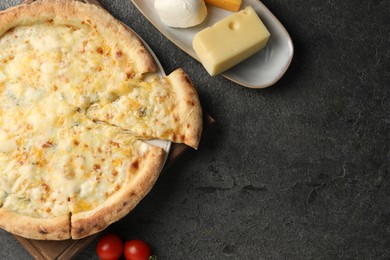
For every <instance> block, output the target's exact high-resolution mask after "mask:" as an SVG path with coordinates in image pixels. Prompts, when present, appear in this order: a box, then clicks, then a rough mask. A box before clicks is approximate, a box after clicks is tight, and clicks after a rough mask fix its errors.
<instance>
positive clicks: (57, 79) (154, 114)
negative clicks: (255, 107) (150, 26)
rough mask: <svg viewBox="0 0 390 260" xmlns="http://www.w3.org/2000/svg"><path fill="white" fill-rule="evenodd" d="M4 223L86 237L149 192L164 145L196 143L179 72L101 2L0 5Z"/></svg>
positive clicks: (43, 235) (50, 235) (195, 115)
mask: <svg viewBox="0 0 390 260" xmlns="http://www.w3.org/2000/svg"><path fill="white" fill-rule="evenodd" d="M0 49H1V52H0V227H2V228H3V229H5V230H7V231H9V232H11V233H14V234H17V235H20V236H23V237H26V238H32V239H52V240H63V239H69V238H73V239H79V238H82V237H85V236H88V235H91V234H94V233H96V232H99V231H101V230H103V229H104V228H106V227H107V226H108V225H110V224H111V223H113V222H115V221H117V220H119V219H121V218H122V217H124V216H125V215H126V214H128V212H129V211H130V210H132V209H133V208H134V207H135V206H136V205H137V204H138V203H139V202H140V200H141V199H142V198H143V197H144V196H145V195H146V194H147V193H148V192H149V191H150V189H151V188H152V186H153V185H154V183H155V182H156V180H157V178H158V176H159V173H160V171H161V169H162V167H163V164H164V161H165V158H166V152H165V151H164V150H163V149H162V148H160V147H157V146H154V145H152V144H151V143H150V142H148V140H151V139H161V140H167V141H172V142H178V143H184V144H187V145H189V146H191V147H193V148H197V147H198V145H199V140H200V135H201V131H202V111H201V106H200V103H199V98H198V95H197V92H196V90H195V88H194V86H193V84H192V83H191V81H190V79H189V78H188V76H187V75H186V74H185V72H184V71H183V70H181V69H178V70H176V71H174V72H172V73H171V74H170V75H169V76H161V75H160V74H159V73H157V72H156V69H157V68H156V64H155V62H154V60H153V58H152V56H151V55H150V53H149V52H148V50H147V49H146V47H145V46H144V45H143V44H142V42H141V41H140V39H139V38H138V37H137V36H136V35H135V33H133V32H132V31H131V30H129V29H128V28H126V27H125V26H123V25H122V24H121V23H120V22H118V21H117V20H116V19H115V18H113V17H112V16H111V15H110V14H109V13H108V12H106V11H105V10H103V9H102V8H100V7H98V6H95V5H91V4H85V3H82V2H78V1H72V0H62V1H61V0H52V1H49V0H39V1H36V2H33V3H31V4H22V5H19V6H17V7H13V8H11V9H8V10H6V11H3V12H0Z"/></svg>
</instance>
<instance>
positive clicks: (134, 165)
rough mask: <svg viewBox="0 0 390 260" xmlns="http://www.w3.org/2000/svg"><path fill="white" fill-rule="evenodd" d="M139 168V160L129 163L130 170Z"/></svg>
mask: <svg viewBox="0 0 390 260" xmlns="http://www.w3.org/2000/svg"><path fill="white" fill-rule="evenodd" d="M138 168H139V161H138V160H135V161H134V162H132V163H131V170H133V171H136V170H138Z"/></svg>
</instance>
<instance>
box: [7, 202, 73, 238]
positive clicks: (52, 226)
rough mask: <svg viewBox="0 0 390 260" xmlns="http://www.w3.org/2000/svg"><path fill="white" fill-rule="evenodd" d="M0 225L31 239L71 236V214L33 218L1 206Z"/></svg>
mask: <svg viewBox="0 0 390 260" xmlns="http://www.w3.org/2000/svg"><path fill="white" fill-rule="evenodd" d="M0 227H1V228H3V229H5V230H7V231H8V232H11V233H13V234H16V235H19V236H22V237H25V238H30V239H40V240H64V239H69V238H71V236H70V216H69V215H65V216H60V217H55V218H50V219H43V218H33V217H29V216H24V215H19V214H17V213H15V212H12V211H9V210H7V209H4V208H1V209H0Z"/></svg>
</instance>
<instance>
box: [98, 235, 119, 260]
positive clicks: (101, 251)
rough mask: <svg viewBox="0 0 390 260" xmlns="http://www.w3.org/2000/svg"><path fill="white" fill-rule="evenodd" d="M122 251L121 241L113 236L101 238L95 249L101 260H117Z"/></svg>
mask: <svg viewBox="0 0 390 260" xmlns="http://www.w3.org/2000/svg"><path fill="white" fill-rule="evenodd" d="M122 250H123V243H122V240H121V239H120V237H119V236H117V235H115V234H107V235H104V236H102V237H101V238H100V239H99V241H98V243H97V247H96V251H97V254H98V256H99V257H100V258H101V259H102V260H117V259H119V257H121V255H122Z"/></svg>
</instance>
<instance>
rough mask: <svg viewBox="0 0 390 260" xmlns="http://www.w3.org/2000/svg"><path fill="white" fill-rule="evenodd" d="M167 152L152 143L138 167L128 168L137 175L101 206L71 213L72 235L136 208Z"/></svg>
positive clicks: (82, 233)
mask: <svg viewBox="0 0 390 260" xmlns="http://www.w3.org/2000/svg"><path fill="white" fill-rule="evenodd" d="M165 155H166V152H165V151H164V150H163V149H162V148H159V147H156V146H150V148H149V151H148V152H147V153H146V154H144V156H143V157H142V158H139V161H138V162H137V167H136V168H134V169H131V168H130V169H129V170H128V173H127V174H128V175H132V174H136V177H135V179H132V178H129V179H127V180H126V181H125V182H124V183H123V185H122V188H121V189H120V190H119V191H117V192H116V193H115V194H113V195H112V196H111V197H109V198H108V199H107V200H106V201H105V202H104V203H103V204H102V205H100V206H99V207H97V208H95V209H93V210H90V211H84V212H80V213H77V214H72V215H71V237H72V239H80V238H83V237H86V236H89V235H92V234H94V233H97V232H99V231H101V230H103V229H105V228H106V227H107V226H108V225H110V224H112V223H113V222H116V221H118V220H119V219H121V218H123V217H124V216H126V215H127V214H128V213H129V212H130V211H131V210H132V209H133V208H135V206H136V205H137V204H138V203H139V202H140V201H141V200H142V199H143V198H144V197H145V196H146V195H147V194H148V193H149V191H150V190H151V189H152V187H153V185H154V183H155V182H156V181H157V179H158V176H159V175H160V172H161V169H162V167H163V165H164V162H165ZM138 167H139V168H138ZM137 168H138V169H137Z"/></svg>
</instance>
